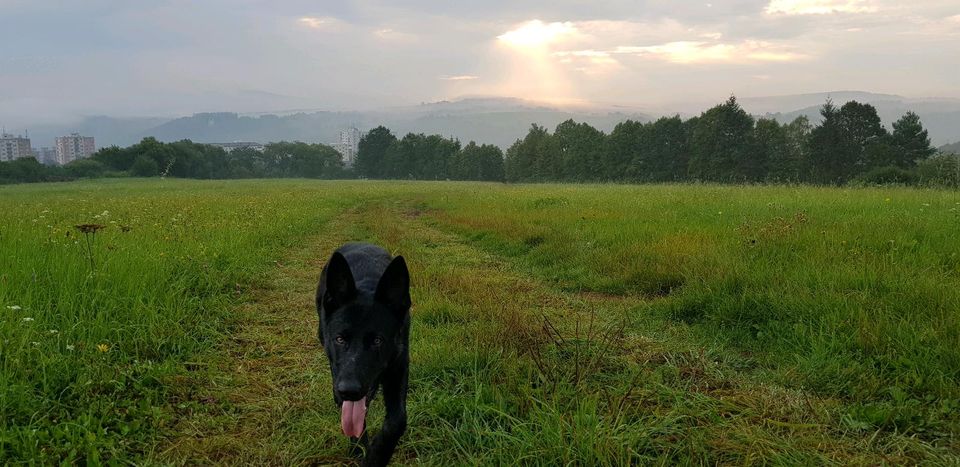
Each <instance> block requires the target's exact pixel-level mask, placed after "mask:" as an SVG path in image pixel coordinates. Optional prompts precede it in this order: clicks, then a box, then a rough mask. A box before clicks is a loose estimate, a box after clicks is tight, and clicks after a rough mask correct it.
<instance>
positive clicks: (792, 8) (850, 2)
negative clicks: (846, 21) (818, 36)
mask: <svg viewBox="0 0 960 467" xmlns="http://www.w3.org/2000/svg"><path fill="white" fill-rule="evenodd" d="M874 11H877V7H876V6H875V5H874V4H873V3H872V2H870V1H867V0H771V1H770V4H769V5H767V9H766V12H767V13H768V14H771V15H777V14H782V15H826V14H831V13H868V12H874Z"/></svg>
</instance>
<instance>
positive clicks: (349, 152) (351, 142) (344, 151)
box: [333, 127, 360, 167]
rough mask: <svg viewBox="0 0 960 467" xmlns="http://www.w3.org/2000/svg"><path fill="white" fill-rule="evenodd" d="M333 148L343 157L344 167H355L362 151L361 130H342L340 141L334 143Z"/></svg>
mask: <svg viewBox="0 0 960 467" xmlns="http://www.w3.org/2000/svg"><path fill="white" fill-rule="evenodd" d="M333 148H334V149H336V150H337V152H339V153H340V156H342V158H343V165H344V166H346V167H353V163H354V162H356V160H357V152H358V151H359V149H360V130H359V129H358V128H353V127H351V128H347V129H345V130H342V131H341V132H340V139H339V140H338V141H337V142H336V143H334V145H333Z"/></svg>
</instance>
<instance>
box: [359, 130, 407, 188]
mask: <svg viewBox="0 0 960 467" xmlns="http://www.w3.org/2000/svg"><path fill="white" fill-rule="evenodd" d="M396 141H397V137H396V136H394V135H393V133H391V132H390V130H388V129H387V128H386V127H383V126H378V127H376V128H374V129H372V130H370V131H368V132H367V134H365V135H363V137H361V138H360V143H359V146H358V149H357V159H356V161H354V167H353V168H354V170H355V171H356V172H357V174H359V175H360V176H361V177H367V178H380V177H381V176H382V169H383V167H382V164H383V161H384V158H385V157H386V156H387V150H388V149H389V148H390V146H391V145H392V144H394V143H395V142H396Z"/></svg>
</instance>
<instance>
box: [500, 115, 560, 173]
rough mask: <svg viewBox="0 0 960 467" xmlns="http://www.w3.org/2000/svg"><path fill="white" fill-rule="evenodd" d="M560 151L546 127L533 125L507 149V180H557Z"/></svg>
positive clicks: (505, 161) (505, 165) (505, 168)
mask: <svg viewBox="0 0 960 467" xmlns="http://www.w3.org/2000/svg"><path fill="white" fill-rule="evenodd" d="M558 153H559V151H558V148H557V145H556V142H555V141H554V139H553V135H551V134H550V133H549V132H548V131H547V130H546V128H544V127H542V126H539V125H536V124H534V125H532V126H531V127H530V131H529V132H527V135H526V136H525V137H524V138H523V139H522V140H517V141H516V142H515V143H513V145H511V146H510V148H509V149H507V154H506V158H505V159H504V171H505V175H506V179H507V181H511V182H529V181H545V180H556V173H557V172H558V171H559V163H558V160H559V158H558V157H557V155H558Z"/></svg>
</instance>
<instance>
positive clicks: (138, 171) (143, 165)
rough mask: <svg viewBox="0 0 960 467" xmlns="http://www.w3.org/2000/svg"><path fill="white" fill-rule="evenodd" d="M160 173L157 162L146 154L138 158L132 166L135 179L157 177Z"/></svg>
mask: <svg viewBox="0 0 960 467" xmlns="http://www.w3.org/2000/svg"><path fill="white" fill-rule="evenodd" d="M159 173H160V167H159V166H158V165H157V161H156V160H154V159H153V158H152V157H150V156H148V155H146V154H141V155H139V156H137V158H136V159H135V160H134V161H133V165H131V166H130V174H131V175H133V176H134V177H156V176H157V174H159Z"/></svg>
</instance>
